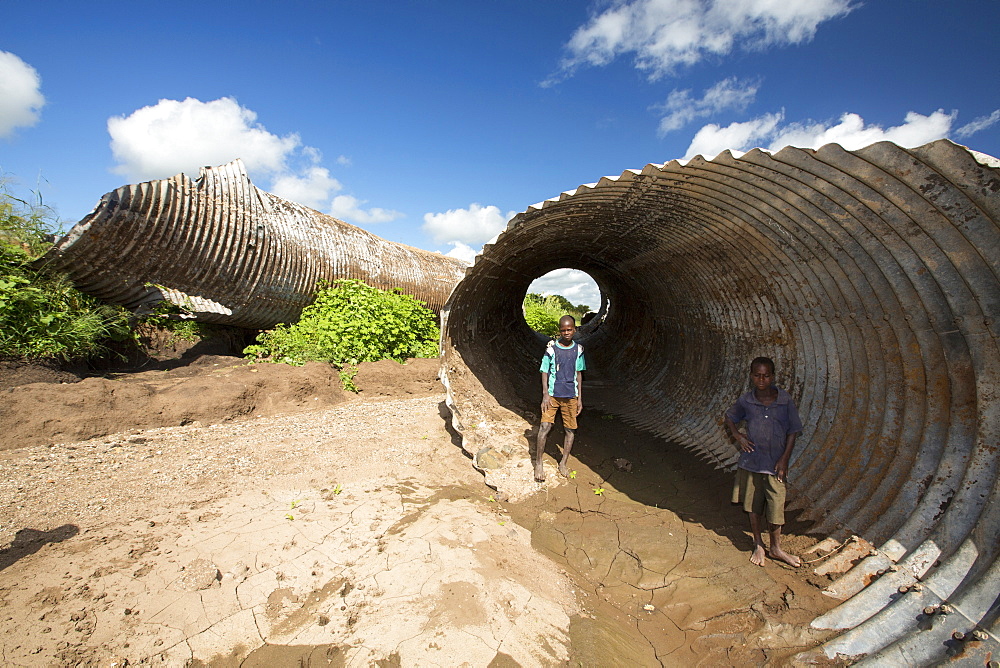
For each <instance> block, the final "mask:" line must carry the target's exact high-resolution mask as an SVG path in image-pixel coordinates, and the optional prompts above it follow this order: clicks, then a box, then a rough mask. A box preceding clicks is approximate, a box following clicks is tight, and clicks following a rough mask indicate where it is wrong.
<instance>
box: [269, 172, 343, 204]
mask: <svg viewBox="0 0 1000 668" xmlns="http://www.w3.org/2000/svg"><path fill="white" fill-rule="evenodd" d="M343 188H344V186H343V185H341V183H340V181H338V180H337V179H335V178H333V177H332V176H330V170H328V169H327V168H326V167H320V166H318V165H313V166H312V167H309V168H307V169H306V170H304V173H302V174H301V175H296V174H280V175H278V176H276V177H275V178H274V179H273V180H272V181H271V192H273V193H274V194H275V195H277V196H278V197H284V198H285V199H287V200H291V201H292V202H298V203H299V204H305V205H306V206H309V207H312V208H314V209H319V208H320V207H322V206H323V205H324V204H326V203H327V202H328V201H330V194H331V193H335V192H338V191H340V190H343Z"/></svg>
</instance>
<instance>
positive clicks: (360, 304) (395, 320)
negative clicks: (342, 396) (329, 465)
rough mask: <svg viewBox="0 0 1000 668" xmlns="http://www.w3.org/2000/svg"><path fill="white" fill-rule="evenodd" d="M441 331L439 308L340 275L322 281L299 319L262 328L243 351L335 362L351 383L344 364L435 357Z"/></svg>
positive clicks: (262, 357) (288, 360) (285, 359)
mask: <svg viewBox="0 0 1000 668" xmlns="http://www.w3.org/2000/svg"><path fill="white" fill-rule="evenodd" d="M439 336H440V332H439V330H438V326H437V323H436V321H435V317H434V313H433V312H432V311H431V310H430V309H428V308H427V307H426V306H424V304H423V302H420V301H418V300H416V299H414V298H413V297H411V296H410V295H404V294H401V293H400V292H399V291H397V290H380V289H378V288H373V287H371V286H369V285H367V284H365V283H364V282H362V281H357V280H350V279H341V280H338V281H334V282H333V283H332V284H328V283H322V284H320V286H319V289H318V290H317V292H316V298H315V300H314V301H313V303H312V304H310V305H309V306H307V307H306V308H305V309H303V310H302V316H301V318H300V319H299V321H298V322H297V323H295V324H280V325H278V326H277V327H275V328H274V329H272V330H269V331H267V332H263V333H262V334H260V335H259V336H258V337H257V343H255V344H253V345H251V346H248V347H247V348H246V349H245V350H244V351H243V353H244V354H245V355H246V356H248V357H250V358H252V359H253V360H254V361H257V362H279V363H284V364H294V365H301V364H305V363H306V362H313V361H316V362H329V363H331V364H336V365H338V366H340V367H342V373H341V379H342V381H343V382H344V384H345V387H346V386H347V385H348V383H350V385H353V378H354V374H353V373H352V372H351V371H349V370H347V371H346V372H345V369H348V368H349V367H352V366H356V365H357V364H360V363H361V362H376V361H378V360H383V359H394V360H396V361H397V362H400V363H402V362H405V361H406V359H407V358H410V357H436V356H437V354H438V348H437V341H438V337H439ZM348 389H350V388H348ZM355 389H356V388H355Z"/></svg>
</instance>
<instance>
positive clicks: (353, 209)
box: [330, 195, 405, 224]
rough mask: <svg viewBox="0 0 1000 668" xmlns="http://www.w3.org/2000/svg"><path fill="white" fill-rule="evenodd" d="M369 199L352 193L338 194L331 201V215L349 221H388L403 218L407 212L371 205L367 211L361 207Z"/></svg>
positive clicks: (361, 222) (359, 222)
mask: <svg viewBox="0 0 1000 668" xmlns="http://www.w3.org/2000/svg"><path fill="white" fill-rule="evenodd" d="M367 203H368V201H367V200H362V199H358V198H356V197H352V196H350V195H337V196H336V197H334V198H333V202H331V203H330V215H331V216H333V217H335V218H340V219H341V220H346V221H347V222H349V223H358V224H364V223H388V222H390V221H393V220H396V219H397V218H402V217H403V216H404V215H405V214H403V213H402V212H401V211H393V210H391V209H380V208H379V207H371V208H369V209H368V210H367V211H366V210H365V209H362V208H361V205H362V204H367Z"/></svg>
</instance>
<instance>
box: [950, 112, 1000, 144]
mask: <svg viewBox="0 0 1000 668" xmlns="http://www.w3.org/2000/svg"><path fill="white" fill-rule="evenodd" d="M998 121H1000V109H996V110H994V111H993V113H992V114H990V115H989V116H980V117H979V118H975V119H973V120H972V121H971V122H970V123H966V124H965V125H963V126H962V127H960V128H959V129H957V130H955V136H956V137H959V138H961V139H965V138H966V137H971V136H972V135H974V134H976V133H977V132H979V131H980V130H985V129H986V128H989V127H992V126H994V125H996V124H997V122H998Z"/></svg>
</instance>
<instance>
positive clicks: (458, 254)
mask: <svg viewBox="0 0 1000 668" xmlns="http://www.w3.org/2000/svg"><path fill="white" fill-rule="evenodd" d="M449 243H450V244H451V250H450V251H448V252H447V253H445V255H447V256H448V257H455V258H458V259H459V260H462V261H463V262H465V263H467V264H472V263H473V262H475V261H476V256H477V255H479V253H480V252H481V249H480V250H476V249H475V248H473V247H472V246H470V245H469V244H463V243H462V242H461V241H450V242H449Z"/></svg>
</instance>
